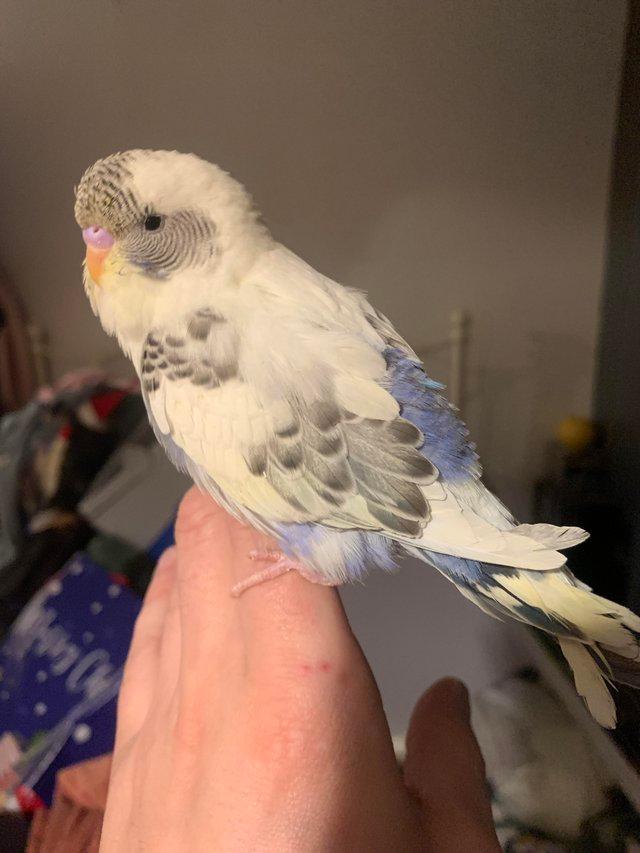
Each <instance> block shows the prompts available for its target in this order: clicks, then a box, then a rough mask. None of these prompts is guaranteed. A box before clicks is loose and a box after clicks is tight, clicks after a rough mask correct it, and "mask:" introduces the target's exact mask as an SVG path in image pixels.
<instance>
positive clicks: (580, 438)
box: [556, 417, 596, 453]
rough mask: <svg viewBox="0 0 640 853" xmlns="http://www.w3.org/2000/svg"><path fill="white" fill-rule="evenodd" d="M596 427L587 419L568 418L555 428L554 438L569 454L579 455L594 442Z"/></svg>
mask: <svg viewBox="0 0 640 853" xmlns="http://www.w3.org/2000/svg"><path fill="white" fill-rule="evenodd" d="M595 437H596V427H595V424H594V423H593V421H590V420H589V419H588V418H578V417H570V418H565V419H564V420H563V421H560V423H559V424H558V426H557V427H556V438H557V439H558V441H559V442H560V444H562V446H563V447H564V448H565V449H566V450H568V451H570V452H571V453H580V452H581V451H583V450H586V448H587V447H589V445H590V444H591V443H592V442H593V441H594V440H595Z"/></svg>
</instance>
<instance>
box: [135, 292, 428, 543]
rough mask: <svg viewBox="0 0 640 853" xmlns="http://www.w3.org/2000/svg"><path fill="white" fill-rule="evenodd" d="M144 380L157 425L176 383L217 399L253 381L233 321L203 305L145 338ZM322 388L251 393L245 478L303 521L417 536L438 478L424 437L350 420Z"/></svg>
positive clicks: (408, 427)
mask: <svg viewBox="0 0 640 853" xmlns="http://www.w3.org/2000/svg"><path fill="white" fill-rule="evenodd" d="M141 376H142V384H143V391H144V394H145V397H146V398H147V400H148V401H149V403H150V411H153V412H154V413H155V415H156V419H157V420H160V421H162V417H163V412H164V410H163V406H162V405H161V399H162V396H163V394H166V393H167V388H169V387H174V388H176V391H175V392H171V393H178V387H179V386H181V385H186V386H189V387H190V388H191V389H192V390H193V391H194V392H195V391H196V390H203V391H210V392H211V393H212V398H211V399H212V401H213V399H214V394H215V392H216V391H217V390H222V388H223V386H225V387H227V388H229V387H230V385H229V384H228V383H230V382H231V381H232V380H233V381H234V382H235V384H236V385H237V386H238V387H240V385H241V384H243V383H244V387H245V390H246V387H247V385H248V384H249V383H248V380H247V378H246V377H245V376H243V375H242V370H241V366H240V340H239V336H238V334H237V333H236V330H235V328H234V326H233V324H232V323H230V322H228V321H227V320H226V319H225V318H224V317H222V316H221V315H219V314H218V313H216V312H215V311H212V310H210V309H207V308H202V309H200V310H198V311H196V312H195V313H194V314H193V315H192V316H191V317H189V318H186V319H185V321H184V322H183V323H181V324H180V325H179V326H176V329H173V330H172V331H171V332H167V331H162V330H158V329H157V330H154V331H152V332H151V333H150V334H149V335H148V336H147V339H146V341H145V345H144V348H143V352H142V363H141ZM165 383H170V384H169V385H165ZM161 386H163V391H162V392H161V393H160V394H158V393H157V392H158V391H159V389H160V388H161ZM323 388H324V392H323V396H322V398H321V399H318V395H315V396H314V398H313V399H311V400H309V399H305V396H304V394H298V395H296V394H291V393H289V394H286V392H285V395H286V396H287V397H288V399H279V400H268V401H265V400H264V399H261V398H260V395H259V394H258V392H257V391H256V408H257V410H258V412H259V413H260V416H261V418H262V421H263V422H264V423H263V424H262V425H261V426H262V428H259V429H258V428H256V429H249V430H247V429H240V425H238V426H239V428H238V430H237V433H238V436H239V437H238V439H237V440H238V442H239V446H238V457H239V465H241V466H242V468H243V470H245V473H246V476H247V477H248V478H259V479H261V480H266V481H267V483H268V484H269V485H270V486H271V487H272V489H273V490H274V491H275V493H276V494H277V495H278V496H279V497H280V498H281V499H283V500H284V501H285V502H286V504H287V505H288V506H289V507H290V508H291V509H292V510H293V511H295V517H296V518H297V519H298V520H299V521H300V522H305V521H322V522H323V523H325V524H328V525H335V526H338V527H364V528H368V529H379V530H383V531H386V532H389V533H393V534H398V535H401V536H408V537H411V538H416V537H419V536H420V534H421V532H422V530H423V528H424V526H425V524H426V523H427V521H428V520H429V518H430V511H429V505H428V502H427V500H426V499H425V497H424V494H423V491H422V487H423V486H425V485H428V484H430V483H432V482H434V481H435V480H436V479H437V478H438V471H437V469H436V468H435V467H434V466H433V465H432V464H431V462H429V460H428V459H426V458H425V457H424V456H423V455H422V453H421V452H420V449H419V448H420V447H421V445H422V443H423V441H424V437H423V435H422V433H421V432H420V430H419V429H418V428H417V427H415V426H414V425H413V424H412V423H410V422H409V421H407V420H404V419H403V418H402V417H400V416H397V417H393V418H391V419H388V420H376V419H372V418H366V417H362V416H360V415H356V414H354V413H353V412H350V411H348V410H347V409H345V408H344V405H340V404H339V403H338V401H337V400H336V398H335V394H333V393H332V387H331V382H329V381H327V382H326V383H323ZM283 396H284V395H283ZM226 404H227V405H228V400H227V403H226ZM221 405H222V400H221ZM242 416H243V413H242V412H240V413H239V415H238V417H239V418H241V417H242ZM246 417H247V418H248V417H249V415H248V414H247V416H246ZM253 417H254V420H255V419H256V415H255V413H254V414H253ZM170 421H171V418H169V417H167V421H166V423H164V424H162V423H161V424H160V426H161V431H163V432H164V433H165V434H169V435H171V434H173V429H172V424H171V422H170ZM175 438H177V436H175ZM215 438H216V437H215V436H214V437H213V440H214V441H215ZM184 449H185V450H186V451H187V452H188V451H189V448H188V447H185V448H184ZM209 474H210V475H212V476H214V475H215V472H211V471H209Z"/></svg>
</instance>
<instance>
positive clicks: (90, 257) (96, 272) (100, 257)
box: [85, 246, 111, 284]
mask: <svg viewBox="0 0 640 853" xmlns="http://www.w3.org/2000/svg"><path fill="white" fill-rule="evenodd" d="M110 251H111V249H95V248H93V246H88V247H87V254H86V256H85V260H86V262H87V269H88V270H89V274H90V276H91V278H92V279H93V280H94V281H95V283H96V284H100V277H101V276H102V272H103V270H104V262H105V261H106V259H107V255H108V254H109V252H110Z"/></svg>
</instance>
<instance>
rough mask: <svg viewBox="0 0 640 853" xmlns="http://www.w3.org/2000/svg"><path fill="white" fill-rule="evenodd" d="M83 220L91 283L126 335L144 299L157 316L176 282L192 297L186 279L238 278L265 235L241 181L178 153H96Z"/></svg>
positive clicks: (79, 216)
mask: <svg viewBox="0 0 640 853" xmlns="http://www.w3.org/2000/svg"><path fill="white" fill-rule="evenodd" d="M75 218H76V221H77V223H78V225H79V226H80V228H81V229H82V237H83V239H84V242H85V244H86V257H85V265H84V266H85V272H84V281H85V288H86V290H87V293H88V295H89V298H90V301H91V304H92V306H93V308H94V310H95V311H96V313H98V314H99V315H100V319H101V320H102V322H103V325H105V328H107V330H108V331H110V332H111V333H115V334H117V335H118V336H119V337H121V333H122V332H123V329H122V328H120V327H119V325H122V324H126V323H127V322H128V325H129V326H131V322H132V319H133V318H132V316H131V315H132V311H133V312H135V310H136V306H137V307H138V308H139V310H142V309H144V310H145V312H146V313H147V314H149V313H150V307H151V306H152V305H153V303H154V302H156V301H157V300H162V301H164V302H165V303H167V304H168V303H170V302H171V301H172V300H174V299H175V296H176V293H177V292H178V291H176V288H179V291H180V292H181V293H182V295H184V290H185V287H186V288H187V289H188V288H189V286H191V287H192V288H193V287H196V286H198V287H202V286H203V282H206V283H207V284H208V286H212V284H213V283H214V282H216V281H217V282H224V283H227V284H228V283H230V282H231V281H233V280H234V279H235V280H237V279H238V278H239V277H240V276H241V275H243V274H244V272H245V271H246V268H247V267H248V266H249V265H250V264H251V262H252V260H253V257H255V252H256V251H257V248H258V246H259V245H260V244H261V242H262V243H263V242H264V239H266V237H267V232H266V229H265V228H264V226H263V225H262V224H261V223H260V221H259V219H258V214H257V212H256V210H255V208H254V206H253V203H252V200H251V197H250V196H249V195H248V193H247V192H246V191H245V189H244V188H243V187H242V185H241V184H239V183H238V182H237V181H235V180H234V179H233V178H232V177H231V176H230V175H228V174H227V173H226V172H224V171H223V170H222V169H220V168H219V167H218V166H215V165H213V164H211V163H208V162H206V161H205V160H202V159H201V158H199V157H196V156H195V155H194V154H181V153H179V152H177V151H147V150H140V149H137V150H132V151H125V152H122V153H118V154H112V155H111V156H109V157H105V158H104V159H102V160H98V161H97V162H96V163H94V165H93V166H91V167H90V168H89V169H87V171H86V172H85V173H84V175H83V176H82V179H81V181H80V184H79V185H78V187H77V189H76V202H75ZM196 282H197V283H198V284H197V285H196ZM151 313H153V312H151ZM138 319H139V320H140V319H141V318H140V317H138Z"/></svg>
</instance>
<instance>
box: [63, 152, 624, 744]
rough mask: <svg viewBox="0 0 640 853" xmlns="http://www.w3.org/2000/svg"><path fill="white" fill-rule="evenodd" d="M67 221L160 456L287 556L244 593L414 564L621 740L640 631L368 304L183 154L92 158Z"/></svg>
mask: <svg viewBox="0 0 640 853" xmlns="http://www.w3.org/2000/svg"><path fill="white" fill-rule="evenodd" d="M75 217H76V220H77V223H78V225H79V226H80V228H81V229H82V234H83V238H84V241H85V243H86V258H85V263H84V286H85V289H86V292H87V295H88V297H89V300H90V303H91V306H92V308H93V310H94V312H95V313H96V314H97V315H98V317H99V319H100V321H101V323H102V325H103V327H104V329H105V330H106V331H107V332H108V333H110V334H111V335H115V336H116V338H117V339H118V341H119V344H120V346H121V347H122V349H123V351H124V352H125V353H126V355H127V356H128V357H129V358H130V359H131V361H132V362H133V365H134V366H135V369H136V371H137V373H138V375H139V378H140V384H141V389H142V395H143V397H144V401H145V404H146V407H147V411H148V415H149V419H150V422H151V425H152V427H153V429H154V431H155V434H156V436H157V438H158V440H159V441H160V443H161V444H162V445H163V446H164V448H165V450H166V452H167V454H168V455H169V457H170V459H171V460H172V461H173V463H175V465H176V466H178V467H179V468H180V469H182V470H184V471H186V472H188V473H189V474H190V475H191V477H192V478H193V480H194V481H195V483H196V484H197V485H198V486H199V487H200V488H202V489H203V490H205V491H207V492H209V493H210V494H211V495H212V496H213V497H214V498H215V500H216V501H218V502H219V503H220V504H221V505H222V506H223V507H225V508H226V509H227V510H228V511H229V512H230V513H232V514H233V515H234V516H236V517H238V518H240V519H241V520H243V521H244V522H247V523H249V524H251V525H254V526H255V527H256V528H258V529H259V530H261V531H264V532H266V533H268V534H269V535H270V536H272V537H274V538H275V540H276V541H277V543H278V545H279V549H278V550H277V551H274V552H271V553H265V554H258V555H253V556H254V557H255V558H256V560H257V563H256V566H257V570H256V573H255V575H253V576H252V577H251V578H249V579H248V580H247V582H246V583H244V584H240V585H239V588H237V589H236V590H235V592H236V593H240V592H242V590H243V589H244V588H246V587H247V586H249V585H250V584H252V583H255V582H258V581H261V580H263V579H266V578H269V577H274V576H276V575H278V574H280V573H282V572H285V571H289V570H291V569H295V570H298V571H300V572H301V573H302V574H303V575H304V576H306V577H308V578H310V579H311V580H316V581H320V582H323V583H328V584H334V585H337V584H340V583H343V582H346V581H351V580H354V579H358V578H361V577H362V576H363V575H364V574H365V573H366V572H367V570H368V569H369V568H371V567H378V568H381V569H383V570H390V569H392V568H394V567H395V566H396V565H397V563H398V561H399V560H401V558H403V557H405V556H407V555H410V556H413V557H416V558H418V559H420V560H422V561H424V562H425V563H427V564H430V565H431V566H433V567H435V568H436V569H437V570H439V571H440V572H441V573H442V574H443V575H444V576H445V577H446V578H448V580H449V581H451V582H452V583H453V584H455V586H456V587H457V588H458V589H459V591H460V592H461V593H462V594H463V595H464V596H466V597H467V598H468V599H470V600H471V601H473V602H474V603H475V604H477V605H478V606H479V607H480V608H482V610H484V611H485V612H486V613H488V614H490V615H492V616H495V617H497V618H503V617H512V618H514V619H516V620H519V621H520V622H524V623H526V624H528V625H533V626H535V627H536V628H538V629H541V630H542V631H545V632H547V633H548V634H550V635H552V636H554V637H555V638H556V639H557V641H558V643H559V645H560V648H561V649H562V652H563V653H564V656H565V657H566V659H567V661H568V663H569V665H570V666H571V668H572V670H573V674H574V679H575V684H576V688H577V691H578V692H579V693H580V694H581V695H582V696H583V697H584V700H585V701H586V704H587V706H588V708H589V710H590V711H591V713H592V714H593V716H594V717H595V718H596V719H597V720H598V721H599V722H600V723H601V724H602V725H603V726H606V727H613V726H615V722H616V708H615V704H614V701H613V698H612V695H611V693H610V690H609V687H608V685H609V684H611V683H613V682H614V681H620V682H623V683H627V684H632V685H634V686H640V662H639V655H640V619H639V618H638V617H637V616H636V615H635V614H633V613H632V612H631V611H629V610H628V609H626V608H624V607H621V606H619V605H617V604H614V603H613V602H610V601H607V600H606V599H604V598H601V597H599V596H597V595H595V594H593V593H592V592H591V591H590V590H589V588H588V587H586V586H585V585H584V584H582V583H581V582H580V581H579V580H577V579H576V577H575V576H574V575H573V574H572V573H571V572H570V570H569V569H568V568H567V564H566V558H565V556H564V555H563V554H562V553H561V552H562V551H563V550H564V549H566V548H570V547H571V546H573V545H576V544H577V543H579V542H581V541H583V539H584V538H585V537H586V536H587V534H586V533H585V532H584V531H582V530H580V529H579V528H575V527H556V526H553V525H550V524H518V523H517V522H516V521H515V520H514V518H513V516H512V515H511V513H510V512H509V511H508V509H507V508H506V507H505V506H504V505H503V504H502V503H501V502H500V501H499V500H498V499H497V498H496V497H495V496H494V495H493V494H491V492H489V491H488V489H487V488H486V487H485V486H484V484H483V483H482V480H481V469H480V464H479V460H478V456H477V454H476V451H475V448H474V445H473V444H472V443H471V442H470V440H469V438H468V432H467V430H466V428H465V426H464V424H463V423H462V422H461V421H460V420H459V418H458V414H457V411H456V410H455V409H454V408H453V407H452V406H451V405H450V404H449V403H448V402H447V400H446V399H445V398H444V396H443V395H442V393H441V391H442V387H441V386H440V385H438V384H437V383H436V382H434V381H432V380H431V379H429V377H428V376H427V374H426V373H425V370H424V367H423V365H422V363H421V361H420V359H419V358H418V356H417V355H416V353H415V352H414V351H413V350H412V349H411V347H410V346H409V344H408V343H407V342H406V341H405V340H403V339H402V337H401V336H400V335H399V334H398V332H397V331H396V330H395V329H394V327H393V325H392V324H391V322H390V321H389V320H388V319H387V318H386V317H385V316H383V315H382V314H381V313H380V312H378V311H377V310H376V309H375V308H373V307H372V306H371V305H370V303H369V302H368V301H367V299H366V297H365V296H364V295H363V294H362V293H361V292H359V291H356V290H352V289H348V288H346V287H343V286H341V285H340V284H337V283H336V282H334V281H332V280H330V279H328V278H326V277H325V276H323V275H321V274H320V273H319V272H316V270H314V269H313V268H312V267H310V266H309V265H307V264H306V263H305V262H304V261H302V260H301V259H300V258H298V257H297V256H296V255H295V254H293V253H292V252H291V251H289V250H288V249H286V248H285V247H284V246H283V245H281V244H280V243H278V242H277V241H276V240H275V239H274V238H273V237H272V236H271V234H270V233H269V231H268V229H267V227H266V226H265V224H264V223H263V221H262V219H261V218H260V215H259V213H258V211H257V210H256V208H255V206H254V204H253V202H252V199H251V197H250V196H249V194H248V193H247V192H246V191H245V189H244V188H243V187H242V185H241V184H239V183H238V182H237V181H236V180H234V179H233V178H232V177H231V176H230V175H229V174H227V173H226V172H224V171H223V170H222V169H220V168H219V167H218V166H215V165H212V164H210V163H208V162H206V161H204V160H202V159H200V158H198V157H196V156H195V155H193V154H181V153H178V152H175V151H147V150H132V151H127V152H123V153H118V154H114V155H111V156H109V157H106V158H104V159H101V160H98V161H97V162H96V163H95V164H94V165H93V166H91V167H90V168H89V169H87V171H86V172H85V173H84V175H83V176H82V179H81V181H80V183H79V185H78V187H77V188H76V200H75ZM261 560H264V562H260V561H261Z"/></svg>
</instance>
